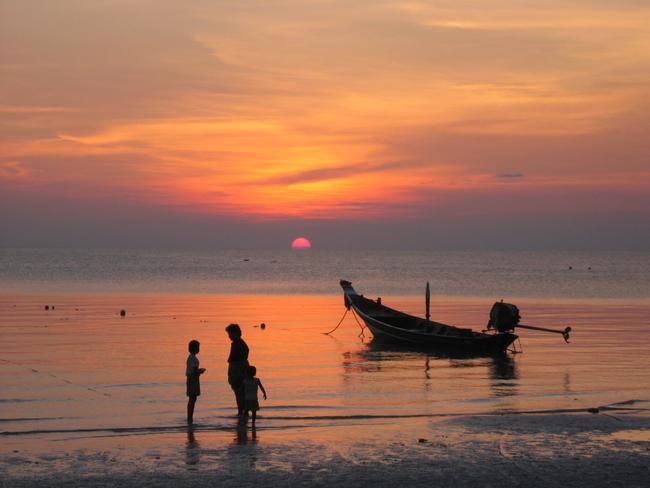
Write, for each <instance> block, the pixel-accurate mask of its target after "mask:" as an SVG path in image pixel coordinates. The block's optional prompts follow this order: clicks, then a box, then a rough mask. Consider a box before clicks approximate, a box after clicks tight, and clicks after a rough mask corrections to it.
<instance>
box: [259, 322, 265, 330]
mask: <svg viewBox="0 0 650 488" xmlns="http://www.w3.org/2000/svg"><path fill="white" fill-rule="evenodd" d="M260 329H262V330H264V329H266V324H265V323H264V322H262V323H261V324H260Z"/></svg>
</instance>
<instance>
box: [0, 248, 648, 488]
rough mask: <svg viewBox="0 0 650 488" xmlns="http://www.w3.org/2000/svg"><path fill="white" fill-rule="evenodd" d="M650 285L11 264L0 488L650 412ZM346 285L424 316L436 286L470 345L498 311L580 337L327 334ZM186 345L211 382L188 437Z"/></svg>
mask: <svg viewBox="0 0 650 488" xmlns="http://www.w3.org/2000/svg"><path fill="white" fill-rule="evenodd" d="M649 271H650V257H649V256H647V255H643V254H632V253H612V254H598V253H573V252H562V253H550V252H549V253H496V252H495V253H492V252H490V253H487V252H486V253H461V252H448V253H435V252H431V253H426V252H413V253H388V252H386V253H381V252H368V253H351V252H341V253H336V252H330V251H327V252H326V251H314V250H310V251H307V252H271V251H245V252H244V251H227V252H211V253H208V252H205V253H189V252H184V253H179V252H168V251H165V252H163V251H156V252H144V251H127V250H117V251H116V250H112V251H81V250H7V249H4V250H2V251H1V252H0V289H1V290H2V292H1V293H0V335H1V338H2V340H1V341H0V434H1V435H2V441H3V444H4V446H5V449H6V450H7V451H6V453H7V454H6V455H5V456H4V457H2V456H0V471H3V472H4V473H5V474H8V476H11V477H12V478H16V477H18V478H20V477H21V476H27V475H29V476H31V475H34V473H41V474H43V473H45V471H43V470H44V469H45V467H46V466H50V467H51V466H53V464H52V463H54V465H56V466H57V467H56V469H58V470H63V471H65V469H72V470H73V471H74V469H81V468H78V466H81V465H75V466H77V467H75V466H72V467H71V465H70V464H69V463H70V462H71V461H70V459H71V458H70V457H69V453H70V452H78V453H81V454H79V456H81V458H83V459H91V461H88V462H90V464H91V465H92V466H95V468H93V469H99V466H104V465H105V464H106V462H107V461H106V459H109V458H110V457H111V456H113V457H116V458H118V459H119V458H120V455H118V454H119V453H126V452H128V453H138V454H137V456H144V457H145V458H147V459H149V460H150V461H151V462H152V463H156V462H157V459H160V456H162V457H163V458H165V456H167V457H168V458H169V459H172V458H173V460H174V461H173V462H174V463H178V466H185V465H188V464H192V465H193V464H196V459H195V458H196V455H199V457H200V455H202V456H203V457H202V458H201V459H203V461H201V462H205V460H206V459H210V454H209V453H210V452H216V451H215V449H216V450H218V449H220V448H221V447H220V446H225V445H230V443H233V442H234V443H235V444H241V443H244V444H245V443H247V442H256V443H258V445H259V443H264V442H268V443H275V445H276V447H277V446H279V447H277V450H276V451H274V452H275V454H273V456H276V457H278V456H279V457H282V456H281V453H282V452H285V451H286V450H287V449H290V447H288V446H289V445H292V446H293V445H294V444H293V443H294V442H297V441H298V440H302V441H304V440H305V439H309V442H316V440H317V441H318V443H321V444H322V445H323V446H326V448H327V449H326V450H329V451H328V452H330V454H331V455H334V454H332V453H333V452H336V453H339V451H338V449H341V448H340V446H342V445H348V446H350V445H352V444H354V443H358V442H360V441H362V440H364V439H365V441H364V442H370V441H371V440H372V443H374V444H372V445H376V446H380V445H388V444H390V443H392V442H396V441H395V439H401V441H400V442H402V441H404V442H407V440H408V439H411V440H412V439H416V440H417V438H418V436H420V437H422V436H424V437H425V438H429V437H431V436H432V435H433V434H432V432H434V431H435V430H436V429H438V427H436V426H437V425H440V424H439V423H440V422H443V421H446V420H448V419H454V418H459V417H466V416H471V417H472V418H473V417H475V416H501V415H507V414H521V415H523V414H526V413H531V412H536V413H539V414H549V415H550V414H551V413H554V412H555V413H557V412H580V411H587V410H588V409H601V408H603V407H605V408H617V406H622V405H627V406H628V407H629V408H633V409H645V410H647V409H648V407H650V402H649V401H650V394H649V392H650V374H649V373H648V369H647V357H648V351H649V350H650V301H649V300H648V299H649V297H650V293H649V292H650V286H649V280H648V279H647V276H648V272H649ZM341 278H344V279H348V280H351V281H353V282H354V285H355V287H356V289H357V290H358V291H359V292H361V293H365V294H366V295H367V296H371V297H376V296H381V297H382V301H383V303H385V304H387V305H389V306H392V307H393V308H397V309H401V310H404V311H407V312H409V313H413V314H416V315H424V287H425V283H426V281H429V282H430V283H431V290H432V295H433V297H432V303H431V314H432V318H433V319H434V320H437V321H441V322H446V323H449V324H452V325H459V326H463V327H471V328H473V329H475V330H481V329H482V328H484V326H485V324H486V322H487V319H488V314H489V310H490V307H491V305H492V304H493V302H494V301H496V300H500V299H504V300H506V301H508V302H513V303H515V304H517V305H518V306H519V307H520V310H521V314H522V317H523V320H524V321H525V323H528V324H533V325H541V326H547V327H556V328H563V327H565V326H571V327H572V328H573V336H572V339H571V342H570V343H568V344H567V343H565V342H564V341H563V340H562V337H561V336H559V335H556V334H546V333H542V332H535V331H520V341H519V342H518V343H517V349H518V351H520V352H519V353H516V354H508V355H506V356H499V357H491V356H472V355H465V354H458V353H446V354H445V353H440V352H437V353H436V352H427V351H414V350H409V349H406V348H402V347H399V346H390V345H386V344H382V343H380V342H377V341H376V340H374V339H373V337H372V334H370V332H369V331H368V330H367V329H365V330H364V329H362V328H361V327H360V325H359V324H358V323H357V322H356V321H355V319H354V318H353V317H352V316H351V314H348V315H347V316H346V318H345V319H344V320H343V322H342V323H341V325H340V326H339V328H338V329H337V330H335V331H334V332H333V333H332V334H330V335H325V334H324V333H325V332H328V331H330V330H332V329H333V328H334V327H335V326H336V325H337V323H338V322H339V320H340V319H341V317H342V316H343V314H344V312H345V308H344V306H343V298H342V294H341V290H340V287H339V285H338V280H339V279H341ZM46 305H47V307H48V310H46V309H45V306H46ZM120 310H124V311H125V314H126V315H125V316H124V317H121V316H120V313H119V312H120ZM229 323H238V324H240V325H241V327H242V330H243V337H244V339H245V340H246V341H247V342H248V344H249V346H250V349H251V356H250V360H251V363H253V364H254V365H255V366H257V368H258V376H259V378H260V379H261V380H262V381H263V383H264V386H265V387H266V389H267V391H268V393H269V398H268V400H267V401H263V400H261V401H260V403H261V410H260V412H259V418H258V422H257V429H256V430H255V431H254V432H253V431H250V430H246V429H244V431H242V430H241V429H240V428H239V427H238V425H239V424H238V423H237V421H236V419H235V418H234V414H235V408H234V400H233V395H232V392H231V390H230V388H229V386H228V384H227V382H226V358H227V355H228V349H229V341H228V338H227V336H226V334H225V331H224V328H225V326H226V325H227V324H229ZM262 323H264V324H265V328H262V327H260V325H261V324H262ZM191 339H197V340H199V341H200V342H201V353H200V354H199V359H200V361H201V366H202V367H205V368H206V369H207V372H206V374H205V375H203V376H202V395H201V397H200V398H199V400H198V402H197V406H196V412H195V421H196V424H197V425H196V431H194V430H193V431H192V433H191V436H189V433H188V432H187V429H186V427H185V426H184V422H185V404H186V401H187V399H186V397H185V378H184V371H185V360H186V358H187V343H188V341H189V340H191ZM522 351H523V352H522ZM499 428H501V427H499ZM195 436H196V438H195ZM251 436H253V437H252V438H251ZM196 439H198V441H197V440H196ZM405 439H407V440H405ZM302 441H301V442H302ZM305 442H306V441H305ZM408 442H410V441H408ZM531 442H532V441H531ZM535 442H537V441H535ZM594 442H596V441H594ZM201 443H202V444H203V447H197V446H199V445H200V444H201ZM287 443H288V444H287ZM354 445H357V444H354ZM594 445H596V444H594ZM188 446H189V447H188ZM294 447H295V446H294ZM303 447H304V446H303ZM211 449H212V451H211ZM219 452H221V451H219ZM316 452H318V450H316ZM91 453H92V456H91V455H90V454H91ZM98 453H101V455H100V454H98ZM116 453H118V454H116ZM188 453H190V454H191V455H190V454H188ZM201 453H202V454H201ZM339 454H340V453H339ZM314 455H317V454H316V453H314ZM336 455H338V454H336ZM84 456H85V457H84ZM93 456H95V457H93ZM106 456H108V458H107V457H106ZM124 456H126V454H124ZM133 456H136V455H135V454H133ZM127 458H128V459H131V461H132V460H133V459H132V458H129V457H128V456H127ZM124 459H126V458H123V459H122V461H124ZM128 459H127V461H128ZM188 459H189V460H188ZM274 459H275V458H274ZM127 461H124V462H127ZM131 461H128V462H131ZM213 461H214V460H213ZM133 462H135V461H133ZM170 462H172V461H170ZM215 462H216V461H215ZM34 463H37V464H38V463H40V464H38V466H39V467H40V468H39V467H36V464H34ZM48 463H49V464H48ZM93 463H94V464H93ZM174 466H177V465H176V464H174ZM62 467H65V468H62ZM39 469H40V471H39ZM102 469H103V468H102ZM134 469H135V468H134ZM179 469H180V468H179ZM278 469H280V468H278ZM282 469H284V468H282ZM63 471H61V472H63ZM39 476H40V475H39ZM75 476H81V475H79V473H77V474H76V475H75Z"/></svg>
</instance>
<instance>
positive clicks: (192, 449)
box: [185, 425, 201, 466]
mask: <svg viewBox="0 0 650 488" xmlns="http://www.w3.org/2000/svg"><path fill="white" fill-rule="evenodd" d="M200 459H201V445H200V444H199V443H198V441H197V440H196V437H194V427H192V426H191V425H190V426H188V428H187V442H186V443H185V464H187V465H190V466H193V465H195V464H198V463H199V460H200Z"/></svg>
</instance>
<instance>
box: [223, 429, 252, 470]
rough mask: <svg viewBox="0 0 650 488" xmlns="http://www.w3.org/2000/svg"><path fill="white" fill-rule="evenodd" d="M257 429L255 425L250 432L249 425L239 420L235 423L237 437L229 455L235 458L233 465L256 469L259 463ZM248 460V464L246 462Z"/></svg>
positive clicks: (240, 467)
mask: <svg viewBox="0 0 650 488" xmlns="http://www.w3.org/2000/svg"><path fill="white" fill-rule="evenodd" d="M257 442H258V438H257V429H255V426H253V427H252V428H251V430H250V432H249V430H248V426H247V425H246V424H242V423H241V422H237V424H236V425H235V437H234V439H233V442H232V444H231V445H230V448H229V449H228V456H229V457H231V458H232V459H233V463H232V465H233V466H237V467H238V469H242V468H243V469H244V471H245V470H247V469H251V470H254V469H255V465H256V464H257V447H256V446H257ZM246 461H248V465H246V464H245V462H246Z"/></svg>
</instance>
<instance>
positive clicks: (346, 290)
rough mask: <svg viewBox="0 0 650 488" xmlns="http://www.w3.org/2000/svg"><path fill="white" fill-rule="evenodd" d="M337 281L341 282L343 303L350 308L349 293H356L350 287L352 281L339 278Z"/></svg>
mask: <svg viewBox="0 0 650 488" xmlns="http://www.w3.org/2000/svg"><path fill="white" fill-rule="evenodd" d="M339 283H340V284H341V288H343V303H344V304H345V308H347V309H348V310H350V307H351V306H352V300H351V298H350V297H351V295H356V294H357V292H356V291H355V290H354V288H352V282H350V281H347V280H341V281H340V282H339Z"/></svg>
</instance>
